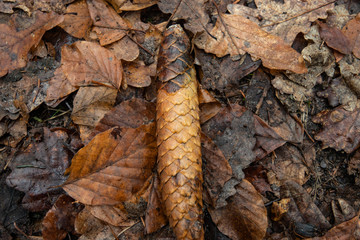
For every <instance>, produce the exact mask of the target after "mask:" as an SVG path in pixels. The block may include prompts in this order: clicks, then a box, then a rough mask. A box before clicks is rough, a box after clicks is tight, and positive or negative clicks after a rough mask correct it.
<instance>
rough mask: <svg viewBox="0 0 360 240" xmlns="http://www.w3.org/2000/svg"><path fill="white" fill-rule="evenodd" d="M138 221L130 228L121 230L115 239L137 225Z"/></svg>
mask: <svg viewBox="0 0 360 240" xmlns="http://www.w3.org/2000/svg"><path fill="white" fill-rule="evenodd" d="M139 222H140V221H137V222H136V223H134V224H133V225H131V226H128V227H127V228H125V229H124V230H122V231H121V232H120V233H119V234H118V235H117V237H120V236H121V235H122V234H123V233H124V232H126V231H127V230H129V229H130V228H132V227H133V226H135V225H136V224H138V223H139Z"/></svg>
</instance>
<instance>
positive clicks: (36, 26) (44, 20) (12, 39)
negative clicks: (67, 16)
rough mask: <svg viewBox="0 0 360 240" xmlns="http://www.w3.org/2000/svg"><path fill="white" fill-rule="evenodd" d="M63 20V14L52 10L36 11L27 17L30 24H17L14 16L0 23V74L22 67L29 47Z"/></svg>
mask: <svg viewBox="0 0 360 240" xmlns="http://www.w3.org/2000/svg"><path fill="white" fill-rule="evenodd" d="M13 16H16V15H13ZM63 20H64V17H63V16H61V15H58V14H55V13H54V12H50V13H43V12H40V11H36V12H34V13H33V17H32V18H30V19H28V21H29V22H31V23H32V24H28V23H27V24H26V25H25V24H24V25H25V26H19V25H18V24H17V21H16V17H14V18H13V19H11V20H10V22H9V24H3V23H2V24H0V42H1V46H0V66H1V68H0V76H1V77H2V76H4V75H5V74H7V73H8V71H12V70H14V69H17V68H21V67H24V66H25V65H26V62H27V54H28V52H29V50H30V49H31V47H33V46H34V45H37V44H38V43H39V42H40V40H41V37H42V36H43V34H44V33H45V31H47V30H49V29H51V28H53V27H55V26H56V25H58V24H59V23H61V22H62V21H63Z"/></svg>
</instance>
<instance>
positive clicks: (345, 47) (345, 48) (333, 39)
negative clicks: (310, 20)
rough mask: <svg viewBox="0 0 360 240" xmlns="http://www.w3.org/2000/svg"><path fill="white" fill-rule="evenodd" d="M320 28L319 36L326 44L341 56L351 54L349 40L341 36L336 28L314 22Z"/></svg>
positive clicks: (341, 33) (340, 32)
mask: <svg viewBox="0 0 360 240" xmlns="http://www.w3.org/2000/svg"><path fill="white" fill-rule="evenodd" d="M316 23H317V24H318V25H319V26H320V36H321V38H322V39H323V40H324V41H325V42H326V44H327V45H328V46H329V47H330V48H332V49H335V50H337V51H339V52H341V53H343V54H350V53H351V50H352V49H351V45H350V41H349V39H348V38H347V37H346V36H345V35H344V34H343V32H342V31H341V30H340V29H337V28H336V27H330V26H329V25H327V24H326V23H322V22H320V21H316Z"/></svg>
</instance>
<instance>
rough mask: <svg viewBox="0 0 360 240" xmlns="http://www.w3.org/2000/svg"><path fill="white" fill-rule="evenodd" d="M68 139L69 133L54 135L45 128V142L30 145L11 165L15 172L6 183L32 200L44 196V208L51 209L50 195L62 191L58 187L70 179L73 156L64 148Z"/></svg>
mask: <svg viewBox="0 0 360 240" xmlns="http://www.w3.org/2000/svg"><path fill="white" fill-rule="evenodd" d="M67 140H68V135H67V134H66V133H65V132H63V131H61V130H58V131H54V132H51V131H50V130H49V129H47V128H44V136H43V141H42V142H40V143H35V144H32V145H30V146H29V147H28V148H27V150H26V151H25V152H23V153H22V154H19V155H17V156H16V157H15V159H14V160H13V161H12V162H11V164H10V167H11V169H12V170H13V171H12V173H11V174H10V175H9V176H8V178H7V180H6V183H7V184H8V185H9V186H11V187H15V188H16V189H18V190H19V191H23V192H25V193H26V194H27V195H29V196H30V197H35V196H38V195H39V196H42V199H41V201H42V203H43V204H42V205H43V207H42V208H41V209H46V208H47V207H49V205H48V203H47V195H50V194H51V193H52V192H56V191H58V190H59V188H56V186H59V185H61V184H62V183H63V182H64V181H65V180H66V177H65V176H63V174H64V171H65V169H66V168H67V167H68V164H69V159H70V157H71V155H70V151H69V150H68V149H67V147H66V146H65V145H64V144H65V143H66V142H67ZM50 206H51V205H50ZM32 209H33V210H37V211H39V209H34V208H32Z"/></svg>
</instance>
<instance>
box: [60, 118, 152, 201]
mask: <svg viewBox="0 0 360 240" xmlns="http://www.w3.org/2000/svg"><path fill="white" fill-rule="evenodd" d="M154 127H155V126H154V124H149V125H144V126H141V127H139V128H136V129H133V128H122V129H117V128H113V129H109V130H107V131H105V132H103V133H100V134H98V135H96V136H95V137H94V138H93V139H92V140H91V141H90V143H89V144H88V145H87V146H85V147H84V148H82V149H80V151H79V152H77V154H76V155H75V156H74V158H73V159H72V164H71V166H70V168H68V170H67V173H69V178H68V180H67V181H66V183H65V185H64V186H63V188H64V189H65V191H67V192H68V194H69V195H70V196H72V197H73V198H75V199H76V200H78V201H80V202H82V203H84V204H89V205H102V204H107V205H115V204H118V203H121V202H124V201H127V200H131V199H133V198H135V199H136V197H137V196H136V195H137V194H141V193H142V191H143V188H144V187H145V186H144V185H145V183H146V181H147V180H148V178H149V177H150V176H151V174H152V168H153V166H154V164H155V160H156V143H155V137H154V131H155V129H154Z"/></svg>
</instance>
